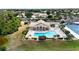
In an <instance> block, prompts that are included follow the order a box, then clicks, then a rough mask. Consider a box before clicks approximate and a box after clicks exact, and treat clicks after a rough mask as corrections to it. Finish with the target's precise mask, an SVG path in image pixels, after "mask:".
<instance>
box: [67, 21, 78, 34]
mask: <svg viewBox="0 0 79 59" xmlns="http://www.w3.org/2000/svg"><path fill="white" fill-rule="evenodd" d="M66 26H67V27H68V28H70V29H71V30H72V31H74V32H75V33H77V34H78V35H79V24H75V23H70V24H67V25H66Z"/></svg>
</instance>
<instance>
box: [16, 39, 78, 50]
mask: <svg viewBox="0 0 79 59" xmlns="http://www.w3.org/2000/svg"><path fill="white" fill-rule="evenodd" d="M17 50H19V51H20V50H22V51H73V50H75V51H76V50H79V40H77V41H60V40H58V41H53V40H49V41H47V42H32V41H28V40H26V41H24V42H23V43H22V45H20V46H18V47H17Z"/></svg>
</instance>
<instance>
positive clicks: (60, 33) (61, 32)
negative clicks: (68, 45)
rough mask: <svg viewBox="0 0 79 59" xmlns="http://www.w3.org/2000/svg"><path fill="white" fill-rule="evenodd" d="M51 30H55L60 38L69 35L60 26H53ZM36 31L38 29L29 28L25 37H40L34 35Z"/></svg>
mask: <svg viewBox="0 0 79 59" xmlns="http://www.w3.org/2000/svg"><path fill="white" fill-rule="evenodd" d="M50 31H52V32H53V31H55V32H56V33H57V34H58V35H59V36H60V38H66V37H67V36H66V34H65V33H64V32H63V31H62V30H61V29H60V28H59V27H56V28H51V29H50ZM36 32H38V31H33V30H29V31H28V33H27V35H26V36H25V37H26V38H29V36H31V38H38V37H35V36H34V33H36ZM44 32H47V31H44ZM52 38H54V37H52ZM29 40H31V39H29Z"/></svg>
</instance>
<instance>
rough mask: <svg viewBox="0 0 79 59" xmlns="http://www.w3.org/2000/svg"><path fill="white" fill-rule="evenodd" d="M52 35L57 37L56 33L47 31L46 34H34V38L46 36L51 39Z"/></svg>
mask: <svg viewBox="0 0 79 59" xmlns="http://www.w3.org/2000/svg"><path fill="white" fill-rule="evenodd" d="M54 35H57V33H56V32H55V31H48V32H45V33H42V32H41V33H40V32H39V33H34V36H35V37H39V36H46V37H47V38H53V37H54Z"/></svg>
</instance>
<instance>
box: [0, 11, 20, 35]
mask: <svg viewBox="0 0 79 59" xmlns="http://www.w3.org/2000/svg"><path fill="white" fill-rule="evenodd" d="M19 25H20V20H19V18H17V17H16V16H15V13H14V12H12V11H4V10H3V11H0V35H7V34H11V33H13V32H15V31H17V30H18V27H19Z"/></svg>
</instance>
